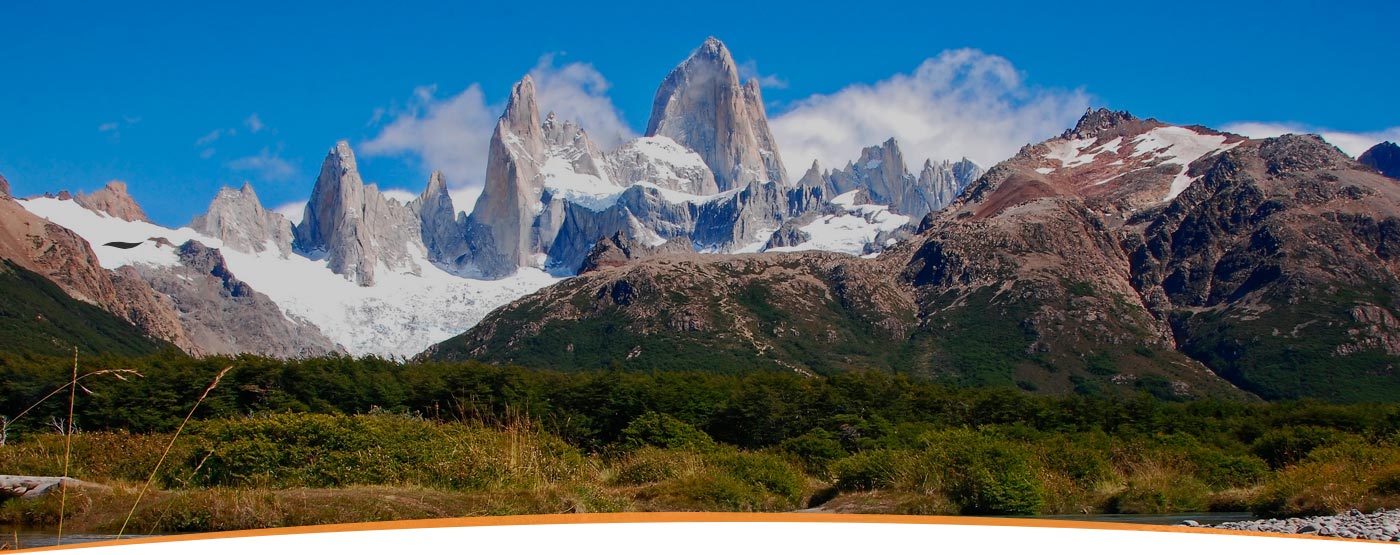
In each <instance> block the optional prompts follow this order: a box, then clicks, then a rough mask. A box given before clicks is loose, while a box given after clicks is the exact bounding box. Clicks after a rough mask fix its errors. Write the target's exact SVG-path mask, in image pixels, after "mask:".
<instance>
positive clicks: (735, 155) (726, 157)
mask: <svg viewBox="0 0 1400 555" xmlns="http://www.w3.org/2000/svg"><path fill="white" fill-rule="evenodd" d="M646 135H647V136H649V137H650V136H664V137H670V138H671V139H674V140H675V141H676V142H677V143H679V144H681V145H685V146H686V147H687V148H690V149H691V150H694V151H695V152H697V153H699V154H700V157H701V158H702V159H704V160H705V163H706V164H708V165H709V167H710V170H711V171H713V173H714V177H715V183H716V184H717V185H718V186H719V190H721V191H728V190H730V189H737V188H740V187H744V186H746V185H748V184H749V183H750V182H752V181H760V182H762V181H773V182H777V183H778V184H780V185H786V184H787V183H788V179H787V170H786V169H784V168H783V161H782V157H781V156H780V155H779V154H778V147H777V142H776V141H775V140H774V139H773V135H772V133H771V132H769V130H768V120H767V116H766V115H765V114H764V109H763V99H762V96H761V94H760V92H759V88H758V83H757V82H756V81H754V80H750V81H749V82H748V83H740V81H739V70H738V66H737V65H735V63H734V58H733V56H731V55H730V53H729V49H728V48H726V47H725V46H724V43H722V42H720V41H719V40H718V39H715V38H713V37H711V38H709V39H706V40H705V43H704V44H702V45H700V48H698V49H696V50H695V52H694V53H692V54H691V55H690V57H689V58H688V59H686V60H685V61H684V62H682V63H681V65H680V66H678V67H676V68H675V69H673V70H671V73H670V74H669V75H667V76H666V79H665V80H664V81H662V83H661V87H660V88H658V89H657V91H656V98H655V100H654V101H653V102H652V109H651V119H650V121H649V122H648V123H647V132H646Z"/></svg>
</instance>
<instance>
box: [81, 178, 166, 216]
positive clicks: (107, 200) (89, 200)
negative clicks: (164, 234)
mask: <svg viewBox="0 0 1400 555" xmlns="http://www.w3.org/2000/svg"><path fill="white" fill-rule="evenodd" d="M73 200H74V201H76V202H77V203H78V205H79V206H82V207H83V208H87V209H88V210H93V211H97V212H103V213H106V214H107V215H110V216H112V217H114V218H121V219H123V220H126V221H128V222H149V221H151V220H149V219H147V218H146V212H144V211H142V210H141V206H140V205H138V204H136V199H133V198H131V195H129V194H127V192H126V183H122V182H121V181H109V182H107V186H106V187H103V188H102V189H101V190H99V191H97V192H95V193H92V194H90V195H88V194H83V193H78V194H77V195H76V196H74V197H73Z"/></svg>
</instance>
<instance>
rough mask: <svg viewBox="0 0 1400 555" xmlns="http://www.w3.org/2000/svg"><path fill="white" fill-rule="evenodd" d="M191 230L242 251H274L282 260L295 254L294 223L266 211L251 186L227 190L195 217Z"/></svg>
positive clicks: (226, 188) (246, 185) (220, 192)
mask: <svg viewBox="0 0 1400 555" xmlns="http://www.w3.org/2000/svg"><path fill="white" fill-rule="evenodd" d="M190 228H192V229H194V230H195V231H198V232H200V233H203V234H205V235H208V236H210V237H215V238H218V239H219V240H221V241H223V243H224V245H225V246H227V247H229V248H232V249H235V250H240V251H243V252H248V253H258V252H263V251H264V250H268V249H274V250H276V251H277V252H278V253H280V254H281V256H282V257H283V258H286V257H287V256H289V255H291V253H292V240H293V237H294V234H293V233H292V224H291V222H289V221H287V218H286V217H285V216H283V215H281V214H278V213H276V212H273V211H270V210H266V209H264V208H263V205H262V203H261V202H259V201H258V196H257V194H256V193H254V192H253V187H252V185H249V184H247V183H244V184H243V187H242V188H240V189H232V188H229V187H224V188H222V189H220V190H219V194H218V195H216V196H215V197H214V200H213V202H210V203H209V210H208V212H205V213H204V214H201V215H198V216H195V217H194V219H193V220H192V221H190Z"/></svg>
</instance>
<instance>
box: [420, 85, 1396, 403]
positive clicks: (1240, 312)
mask: <svg viewBox="0 0 1400 555" xmlns="http://www.w3.org/2000/svg"><path fill="white" fill-rule="evenodd" d="M809 173H811V172H809ZM1395 183H1396V182H1395V181H1394V180H1391V179H1388V178H1386V177H1383V176H1381V175H1378V174H1376V172H1374V171H1371V170H1370V169H1367V168H1365V167H1363V166H1362V165H1361V164H1359V163H1358V162H1357V161H1355V160H1352V159H1351V158H1349V157H1347V156H1346V155H1344V154H1342V153H1341V152H1340V151H1338V150H1337V149H1336V148H1335V147H1333V146H1331V145H1328V144H1326V143H1325V142H1323V141H1322V140H1321V139H1320V138H1318V137H1314V136H1285V137H1281V138H1277V139H1267V140H1250V139H1246V138H1243V137H1239V136H1236V135H1229V134H1225V133H1219V132H1216V131H1212V130H1209V129H1205V128H1201V127H1195V126H1192V127H1182V126H1172V125H1168V124H1164V123H1161V122H1157V121H1155V120H1139V119H1137V118H1133V117H1132V116H1130V115H1128V114H1126V113H1121V112H1107V111H1099V112H1091V113H1089V114H1086V116H1085V118H1084V120H1082V121H1081V122H1080V124H1079V125H1078V126H1076V127H1075V129H1073V130H1070V131H1069V132H1067V133H1066V134H1065V135H1064V136H1061V137H1057V138H1055V139H1052V140H1050V141H1046V142H1045V143H1042V144H1039V145H1034V146H1030V147H1027V148H1025V149H1023V150H1022V151H1021V152H1020V153H1018V154H1017V155H1016V156H1015V157H1013V158H1011V159H1010V160H1007V161H1005V162H1003V163H1001V164H998V165H997V166H995V167H993V168H992V169H991V170H989V171H988V172H987V174H986V175H984V176H983V177H981V178H980V179H978V180H977V181H975V182H974V183H973V184H972V185H970V186H969V187H968V189H967V190H966V191H965V192H964V193H963V194H962V195H961V196H960V197H959V198H958V199H957V200H956V201H955V202H954V203H953V204H952V205H951V206H949V207H948V208H946V209H944V210H942V211H939V212H935V213H933V214H932V215H930V216H929V217H928V218H926V219H925V220H924V221H923V223H922V225H921V226H920V234H919V236H916V237H914V238H912V239H910V240H908V241H906V242H904V243H902V244H900V245H898V246H896V247H894V248H892V249H889V250H886V251H885V252H884V253H883V254H882V255H880V257H879V258H877V259H875V260H858V259H851V258H846V257H840V256H835V255H831V254H817V253H811V254H798V255H782V256H771V255H766V256H742V257H700V256H694V255H690V256H685V257H675V256H661V257H656V258H652V259H646V260H644V261H642V262H640V263H636V262H633V263H628V262H627V259H628V258H629V256H628V254H627V249H626V248H625V247H626V245H606V246H605V247H606V248H602V249H600V250H599V251H598V252H596V253H595V254H596V255H597V256H596V263H597V264H596V266H597V268H596V270H595V271H593V272H590V273H587V274H584V275H581V276H579V277H578V278H576V279H572V280H566V281H563V282H560V283H559V284H556V285H555V286H552V287H550V288H547V289H544V290H542V291H540V292H538V293H536V294H534V295H531V296H527V297H525V298H523V299H521V300H519V301H516V302H515V303H512V304H511V305H510V306H509V307H507V308H506V309H504V310H500V311H497V312H495V313H493V314H492V315H491V316H488V317H487V318H486V319H485V320H483V321H482V322H481V323H480V324H479V325H478V326H477V327H475V328H473V329H472V330H471V331H469V332H468V333H467V334H464V335H463V336H459V337H457V338H454V339H452V340H449V341H448V342H444V343H443V344H441V345H439V346H438V347H436V348H434V349H433V350H430V351H429V352H428V353H427V356H430V357H436V358H443V359H452V358H459V357H471V358H477V359H485V360H497V361H516V362H522V363H523V362H525V361H529V362H530V363H532V364H536V365H546V366H548V365H553V366H558V367H575V366H577V367H583V366H587V365H589V364H593V365H597V364H606V363H607V361H608V360H616V361H618V364H621V365H623V366H627V365H634V366H638V367H642V368H645V367H665V366H667V365H672V366H677V367H685V368H702V367H704V364H706V362H704V361H707V360H722V359H723V357H724V356H728V355H730V354H733V355H734V357H737V360H741V361H746V362H742V363H740V364H748V365H750V366H752V365H755V364H760V363H764V364H767V365H768V367H770V368H787V369H791V370H794V371H798V372H804V373H805V372H832V371H841V370H845V369H851V368H862V369H872V368H881V369H886V370H890V371H896V372H908V373H911V374H916V375H924V376H928V377H932V378H935V379H943V380H948V381H951V382H953V383H959V384H968V385H978V384H994V383H1005V384H1009V383H1017V384H1020V383H1027V384H1031V385H1033V386H1035V389H1036V390H1037V391H1040V392H1044V393H1069V392H1074V391H1081V390H1091V391H1111V390H1115V389H1116V390H1122V391H1125V392H1129V393H1131V392H1133V391H1136V390H1139V389H1147V390H1150V391H1153V392H1154V394H1171V395H1187V396H1190V395H1227V396H1228V395H1244V394H1245V393H1241V392H1240V390H1239V389H1244V390H1245V391H1246V392H1248V393H1253V394H1257V395H1260V396H1263V397H1268V398H1292V397H1301V396H1313V397H1325V398H1332V399H1336V400H1356V399H1377V398H1378V397H1376V396H1375V394H1374V393H1375V392H1376V391H1380V390H1384V391H1392V392H1393V391H1396V388H1400V375H1397V374H1396V373H1395V372H1393V369H1394V368H1400V347H1397V345H1400V341H1398V340H1397V338H1400V323H1398V322H1400V319H1397V318H1398V317H1397V316H1396V314H1400V305H1397V304H1396V302H1397V301H1396V298H1397V296H1396V295H1395V292H1396V291H1400V278H1397V276H1400V187H1396V186H1395ZM597 330H606V332H607V333H608V334H610V335H608V336H607V337H608V340H607V341H594V342H593V343H591V344H590V343H588V342H585V341H584V340H582V339H579V338H580V337H584V336H585V335H587V334H589V333H595V334H596V333H598V331H597ZM872 341H873V344H878V345H881V346H882V348H880V349H870V345H872ZM566 343H567V344H568V345H569V346H570V349H568V350H563V351H557V352H545V351H543V350H532V349H537V347H535V346H539V345H545V346H548V345H556V344H557V345H563V344H566ZM623 343H626V345H623ZM662 346H664V348H662ZM634 347H636V348H640V349H641V350H640V351H639V354H636V353H634V352H633V351H634V350H635V349H634ZM613 351H616V352H613ZM560 352H564V353H567V355H564V354H559V353H560ZM676 353H681V354H682V355H681V356H678V355H677V354H676ZM735 353H737V354H735ZM599 361H602V362H599ZM571 365H575V366H571ZM649 365H655V366H649ZM1222 378H1224V379H1222ZM1227 380H1228V381H1227ZM1237 388H1239V389H1237ZM1387 398H1389V397H1387Z"/></svg>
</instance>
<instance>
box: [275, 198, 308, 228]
mask: <svg viewBox="0 0 1400 555" xmlns="http://www.w3.org/2000/svg"><path fill="white" fill-rule="evenodd" d="M272 211H273V212H276V213H278V214H281V215H283V216H286V217H287V219H288V220H290V221H291V222H292V225H297V224H299V223H301V219H302V217H304V216H306V201H305V200H298V201H292V202H288V203H286V204H282V205H279V206H278V207H277V208H273V209H272Z"/></svg>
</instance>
